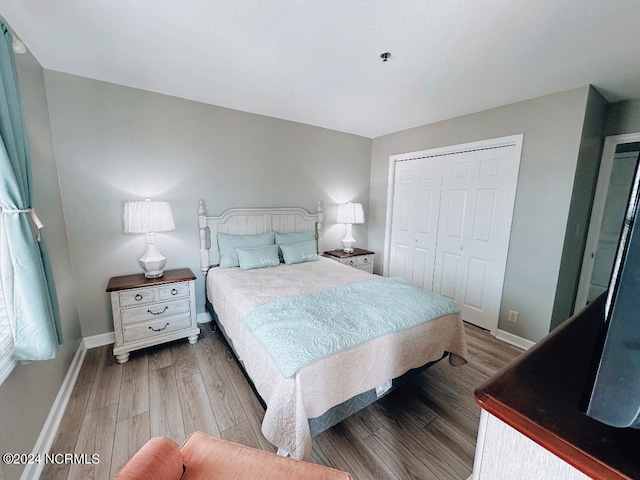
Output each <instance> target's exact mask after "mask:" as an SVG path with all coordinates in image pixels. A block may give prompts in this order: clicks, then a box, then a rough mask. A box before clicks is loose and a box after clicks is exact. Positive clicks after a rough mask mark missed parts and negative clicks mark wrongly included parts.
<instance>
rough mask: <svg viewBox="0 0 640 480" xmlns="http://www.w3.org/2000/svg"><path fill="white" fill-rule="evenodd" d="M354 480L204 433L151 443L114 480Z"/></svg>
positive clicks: (151, 441) (349, 476)
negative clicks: (181, 438) (181, 440)
mask: <svg viewBox="0 0 640 480" xmlns="http://www.w3.org/2000/svg"><path fill="white" fill-rule="evenodd" d="M205 479H206V480H209V479H224V480H234V479H242V480H286V479H296V480H353V479H352V477H351V475H349V474H348V473H346V472H341V471H339V470H334V469H333V468H328V467H324V466H322V465H316V464H315V463H309V462H302V461H298V460H292V459H290V458H285V457H281V456H278V455H276V454H275V453H270V452H265V451H263V450H257V449H255V448H251V447H247V446H245V445H240V444H237V443H233V442H228V441H226V440H221V439H219V438H216V437H212V436H210V435H207V434H205V433H202V432H194V433H192V434H191V435H190V436H189V438H187V440H186V441H185V442H184V444H183V445H182V447H179V446H178V444H177V443H175V442H174V441H173V440H170V439H169V438H166V437H154V438H152V439H151V440H149V441H148V442H147V443H146V444H144V446H143V447H142V448H141V449H140V450H138V452H137V453H136V454H135V455H134V456H133V457H132V458H131V459H130V460H129V461H128V462H127V463H126V464H125V466H124V467H122V469H121V470H120V471H119V472H118V474H117V475H116V477H115V480H205Z"/></svg>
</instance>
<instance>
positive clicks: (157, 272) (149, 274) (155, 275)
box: [144, 270, 164, 278]
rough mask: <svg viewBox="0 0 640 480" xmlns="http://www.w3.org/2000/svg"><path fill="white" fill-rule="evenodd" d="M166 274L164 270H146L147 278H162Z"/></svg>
mask: <svg viewBox="0 0 640 480" xmlns="http://www.w3.org/2000/svg"><path fill="white" fill-rule="evenodd" d="M163 275H164V270H151V271H150V272H144V276H145V278H160V277H161V276H163Z"/></svg>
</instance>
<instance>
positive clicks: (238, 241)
mask: <svg viewBox="0 0 640 480" xmlns="http://www.w3.org/2000/svg"><path fill="white" fill-rule="evenodd" d="M275 241H276V237H275V234H274V233H273V232H267V233H262V234H260V235H232V234H230V233H218V250H219V251H220V268H231V267H239V266H240V262H239V261H238V254H237V253H236V248H244V247H264V246H266V245H275Z"/></svg>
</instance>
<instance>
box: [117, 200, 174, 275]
mask: <svg viewBox="0 0 640 480" xmlns="http://www.w3.org/2000/svg"><path fill="white" fill-rule="evenodd" d="M122 218H123V220H124V232H125V233H144V234H145V235H146V238H147V250H146V251H145V253H144V255H143V256H142V257H140V260H138V262H139V263H140V266H141V267H142V268H143V270H144V276H145V277H147V278H159V277H161V276H162V275H163V273H164V272H163V268H164V266H165V265H166V263H167V257H165V256H164V255H162V254H161V253H160V251H159V250H158V248H157V247H156V241H155V234H156V232H168V231H171V230H174V229H175V228H176V226H175V224H174V223H173V215H172V214H171V205H169V202H152V201H151V200H150V199H148V198H147V199H145V200H144V201H132V202H125V204H124V213H123V215H122Z"/></svg>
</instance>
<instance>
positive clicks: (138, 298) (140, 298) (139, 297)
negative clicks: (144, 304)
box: [135, 293, 142, 302]
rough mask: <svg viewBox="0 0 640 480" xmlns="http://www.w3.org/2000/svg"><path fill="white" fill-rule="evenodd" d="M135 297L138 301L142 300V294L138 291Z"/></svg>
mask: <svg viewBox="0 0 640 480" xmlns="http://www.w3.org/2000/svg"><path fill="white" fill-rule="evenodd" d="M135 298H136V300H137V301H138V302H139V301H140V300H142V295H140V294H139V293H138V294H137V295H136V297H135Z"/></svg>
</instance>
